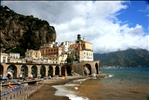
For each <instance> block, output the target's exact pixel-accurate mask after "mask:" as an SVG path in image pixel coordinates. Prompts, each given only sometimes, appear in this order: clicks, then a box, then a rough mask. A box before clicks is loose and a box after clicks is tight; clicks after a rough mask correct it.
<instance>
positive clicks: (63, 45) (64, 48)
mask: <svg viewBox="0 0 149 100" xmlns="http://www.w3.org/2000/svg"><path fill="white" fill-rule="evenodd" d="M71 44H73V43H72V42H70V41H65V42H62V43H61V45H60V47H61V48H62V51H63V52H68V50H69V46H70V45H71Z"/></svg>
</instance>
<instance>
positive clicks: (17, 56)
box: [9, 53, 20, 58]
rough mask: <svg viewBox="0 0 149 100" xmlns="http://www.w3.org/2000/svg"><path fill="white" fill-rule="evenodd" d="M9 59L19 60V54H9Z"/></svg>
mask: <svg viewBox="0 0 149 100" xmlns="http://www.w3.org/2000/svg"><path fill="white" fill-rule="evenodd" d="M9 58H20V54H19V53H9Z"/></svg>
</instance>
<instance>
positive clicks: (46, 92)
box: [27, 76, 86, 100]
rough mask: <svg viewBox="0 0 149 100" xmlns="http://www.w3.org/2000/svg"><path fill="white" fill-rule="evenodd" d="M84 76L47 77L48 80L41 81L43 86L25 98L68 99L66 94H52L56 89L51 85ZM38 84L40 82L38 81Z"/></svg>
mask: <svg viewBox="0 0 149 100" xmlns="http://www.w3.org/2000/svg"><path fill="white" fill-rule="evenodd" d="M84 78H86V77H82V76H81V77H67V79H59V78H57V79H48V80H44V81H43V82H41V83H43V84H44V86H42V87H41V88H40V89H39V90H37V91H36V92H34V93H32V94H31V95H30V96H29V97H28V98H27V100H48V99H49V98H50V99H51V100H70V99H69V98H68V97H66V96H56V95H54V94H55V92H56V90H57V89H55V88H54V87H52V86H53V85H63V84H65V83H67V82H70V81H72V80H76V79H84ZM39 84H40V83H39Z"/></svg>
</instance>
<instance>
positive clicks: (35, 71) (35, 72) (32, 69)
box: [31, 65, 37, 78]
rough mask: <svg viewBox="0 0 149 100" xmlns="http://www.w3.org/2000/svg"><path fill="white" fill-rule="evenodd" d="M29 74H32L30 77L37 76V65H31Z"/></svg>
mask: <svg viewBox="0 0 149 100" xmlns="http://www.w3.org/2000/svg"><path fill="white" fill-rule="evenodd" d="M31 74H32V77H33V78H35V77H37V66H36V65H33V66H32V68H31Z"/></svg>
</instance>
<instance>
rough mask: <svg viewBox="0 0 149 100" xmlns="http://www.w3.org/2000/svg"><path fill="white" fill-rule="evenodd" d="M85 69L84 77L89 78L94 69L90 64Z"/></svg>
mask: <svg viewBox="0 0 149 100" xmlns="http://www.w3.org/2000/svg"><path fill="white" fill-rule="evenodd" d="M83 69H84V75H86V76H88V75H91V74H92V68H91V65H90V64H85V65H84V66H83Z"/></svg>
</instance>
